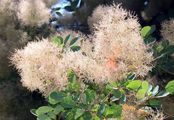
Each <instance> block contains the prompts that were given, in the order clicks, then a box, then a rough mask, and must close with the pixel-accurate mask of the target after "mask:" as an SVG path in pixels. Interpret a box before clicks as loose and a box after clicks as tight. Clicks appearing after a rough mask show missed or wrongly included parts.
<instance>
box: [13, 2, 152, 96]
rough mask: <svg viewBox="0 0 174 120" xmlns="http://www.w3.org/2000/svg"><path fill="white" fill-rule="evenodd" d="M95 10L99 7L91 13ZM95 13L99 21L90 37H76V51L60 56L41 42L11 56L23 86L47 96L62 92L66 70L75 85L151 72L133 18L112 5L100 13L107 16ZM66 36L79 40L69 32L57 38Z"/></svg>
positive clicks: (48, 43)
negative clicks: (73, 76) (76, 81)
mask: <svg viewBox="0 0 174 120" xmlns="http://www.w3.org/2000/svg"><path fill="white" fill-rule="evenodd" d="M98 9H101V7H99V8H97V9H96V10H95V11H99V10H98ZM95 11H94V13H93V16H95V15H96V14H99V15H98V16H101V17H100V19H97V20H98V21H95V20H94V21H95V24H93V27H94V31H93V35H91V36H90V37H89V36H88V37H85V36H84V35H82V34H80V42H77V45H80V46H81V50H80V51H77V52H73V51H70V50H67V51H63V52H62V50H61V49H62V48H59V47H57V46H55V45H54V44H53V43H51V42H50V41H49V40H43V41H38V42H32V43H29V44H28V45H27V46H26V47H25V48H24V49H22V50H17V51H16V52H15V54H14V55H13V56H12V58H11V60H12V63H13V64H15V65H16V67H17V69H18V70H19V71H20V73H21V77H22V82H23V84H24V86H26V87H28V88H29V89H30V90H32V91H33V90H36V89H39V90H40V91H41V92H43V93H44V94H45V95H47V94H48V93H49V92H50V91H52V90H54V89H57V90H61V89H64V87H65V86H66V84H67V76H66V73H67V70H69V69H72V70H74V71H75V73H76V74H77V75H78V77H79V81H80V80H82V79H83V80H84V78H85V80H86V78H87V80H89V81H90V82H95V83H97V84H103V83H107V82H110V81H117V80H121V79H123V78H124V77H126V75H127V74H128V73H130V72H134V73H136V74H137V75H138V76H145V75H146V74H147V73H148V71H149V70H151V68H152V66H151V62H152V60H153V57H152V53H149V52H147V51H148V46H146V45H145V44H144V43H143V39H142V37H141V36H140V25H139V23H138V21H137V19H136V17H135V16H133V15H132V14H130V13H129V12H127V11H125V10H123V9H122V8H121V7H120V6H116V5H114V6H106V7H103V9H102V11H105V12H107V13H110V14H104V15H103V14H102V13H98V12H95ZM100 14H101V15H100ZM93 16H92V17H91V19H93ZM94 19H96V18H94ZM69 34H72V36H73V37H77V36H79V33H75V32H71V31H68V33H67V32H62V33H60V34H59V35H61V36H62V37H63V38H65V37H66V36H67V35H69ZM89 39H90V40H92V41H91V42H90V40H89Z"/></svg>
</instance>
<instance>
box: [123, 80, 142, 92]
mask: <svg viewBox="0 0 174 120" xmlns="http://www.w3.org/2000/svg"><path fill="white" fill-rule="evenodd" d="M141 83H142V81H140V80H134V81H130V82H129V84H128V85H127V86H126V87H127V88H128V89H131V90H137V89H138V88H140V86H141Z"/></svg>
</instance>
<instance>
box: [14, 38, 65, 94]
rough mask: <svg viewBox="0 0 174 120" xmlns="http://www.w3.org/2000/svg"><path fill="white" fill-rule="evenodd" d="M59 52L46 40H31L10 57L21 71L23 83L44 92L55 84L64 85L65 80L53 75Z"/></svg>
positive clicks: (57, 85) (59, 50)
mask: <svg viewBox="0 0 174 120" xmlns="http://www.w3.org/2000/svg"><path fill="white" fill-rule="evenodd" d="M60 53H61V49H60V48H58V47H57V46H56V45H54V44H53V43H51V42H49V41H48V40H43V41H38V42H31V43H28V45H27V46H26V47H25V48H24V49H23V50H17V51H16V53H15V54H14V55H13V56H12V59H13V63H14V64H15V65H16V68H17V69H18V70H19V71H20V72H21V73H20V74H21V78H22V83H23V85H24V86H26V87H28V88H29V89H30V90H31V91H33V90H36V89H39V90H40V91H41V92H44V93H45V94H46V93H49V91H50V89H51V90H54V87H55V84H56V87H60V88H61V86H64V83H65V82H66V81H63V80H62V79H58V78H57V76H55V69H56V65H57V64H58V63H59V62H60V59H61V58H62V55H61V54H60ZM59 74H61V71H59ZM59 78H60V77H59ZM55 81H57V83H55ZM47 91H48V92H47Z"/></svg>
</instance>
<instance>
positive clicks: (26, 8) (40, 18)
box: [18, 0, 50, 26]
mask: <svg viewBox="0 0 174 120" xmlns="http://www.w3.org/2000/svg"><path fill="white" fill-rule="evenodd" d="M18 18H19V19H20V20H21V21H22V22H23V24H25V25H31V26H41V25H43V24H44V23H48V22H49V18H50V12H49V9H48V8H47V7H46V4H45V3H44V2H43V1H42V0H21V1H20V3H19V10H18Z"/></svg>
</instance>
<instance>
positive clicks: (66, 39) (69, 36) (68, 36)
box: [64, 35, 71, 45]
mask: <svg viewBox="0 0 174 120" xmlns="http://www.w3.org/2000/svg"><path fill="white" fill-rule="evenodd" d="M70 38H71V35H67V36H66V38H65V40H64V45H66V43H67V42H68V40H69V39H70Z"/></svg>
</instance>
